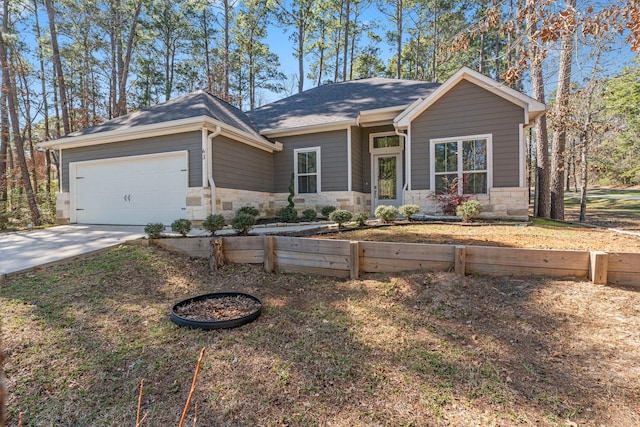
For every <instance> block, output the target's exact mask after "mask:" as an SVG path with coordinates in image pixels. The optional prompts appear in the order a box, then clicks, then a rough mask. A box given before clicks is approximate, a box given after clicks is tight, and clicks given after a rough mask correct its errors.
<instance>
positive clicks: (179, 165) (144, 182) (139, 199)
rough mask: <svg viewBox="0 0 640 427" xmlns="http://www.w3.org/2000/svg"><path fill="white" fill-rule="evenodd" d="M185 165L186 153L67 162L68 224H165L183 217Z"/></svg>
mask: <svg viewBox="0 0 640 427" xmlns="http://www.w3.org/2000/svg"><path fill="white" fill-rule="evenodd" d="M187 165H188V152H187V151H177V152H170V153H162V154H152V155H143V156H130V157H119V158H112V159H106V160H91V161H82V162H74V163H70V164H69V186H70V193H71V197H70V199H71V200H70V203H71V206H70V208H71V212H70V213H71V222H77V223H78V224H114V225H116V224H117V225H145V224H148V223H152V222H161V223H163V224H165V225H168V224H171V223H172V222H173V221H175V220H176V219H179V218H184V217H185V214H186V193H187V186H188V166H187ZM74 217H75V218H74Z"/></svg>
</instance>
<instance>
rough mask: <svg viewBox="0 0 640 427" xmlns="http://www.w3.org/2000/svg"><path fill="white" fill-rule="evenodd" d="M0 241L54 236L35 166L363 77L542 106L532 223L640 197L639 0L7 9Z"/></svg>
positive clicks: (534, 155)
mask: <svg viewBox="0 0 640 427" xmlns="http://www.w3.org/2000/svg"><path fill="white" fill-rule="evenodd" d="M1 12H2V17H1V18H2V27H1V33H0V61H1V63H2V71H1V74H2V93H1V96H0V107H1V108H0V111H1V115H0V121H1V123H0V124H1V138H0V230H1V229H8V228H21V227H27V226H39V225H42V224H46V223H52V222H53V221H54V214H55V194H56V192H57V186H58V184H57V182H58V176H57V171H58V168H57V164H58V156H57V153H56V152H54V151H39V150H38V148H37V144H38V143H39V142H41V141H46V140H50V139H56V138H59V137H61V136H63V135H65V134H69V133H71V132H73V131H77V130H79V129H83V128H86V127H89V126H92V125H95V124H97V123H100V122H102V121H105V120H108V119H111V118H114V117H117V116H121V115H124V114H126V113H128V112H131V111H133V110H136V109H140V108H145V107H149V106H151V105H155V104H157V103H160V102H164V101H165V100H168V99H172V98H175V97H177V96H180V95H183V94H185V93H189V92H192V91H194V90H197V89H205V90H207V91H209V92H210V93H212V94H214V95H216V96H218V97H220V98H222V99H224V100H226V101H228V102H230V103H231V104H233V105H236V106H237V107H238V108H241V109H243V110H249V109H252V108H255V107H257V106H260V105H262V104H264V103H266V102H270V101H274V100H276V99H278V98H280V97H284V96H288V95H291V94H294V93H297V92H299V91H302V90H304V89H308V88H311V87H315V86H319V85H323V84H331V83H334V82H340V81H345V80H351V79H358V78H366V77H391V78H405V79H417V80H428V81H436V82H442V81H444V80H446V79H447V78H448V77H449V76H450V75H451V74H452V73H454V72H455V71H457V70H458V69H459V68H460V67H461V66H468V67H470V68H473V69H475V70H478V71H479V72H481V73H483V74H485V75H488V76H490V77H492V78H494V79H496V80H498V81H500V82H502V83H504V84H507V85H509V86H511V87H513V88H515V89H517V90H520V91H523V92H524V93H527V94H528V95H530V96H533V97H534V98H536V99H538V100H540V101H543V102H546V103H547V105H549V113H548V114H547V117H546V119H545V120H541V121H540V122H539V123H538V124H537V125H536V127H535V129H532V131H531V132H530V133H529V138H528V141H527V149H528V155H527V156H528V160H529V162H528V163H529V172H530V173H529V174H528V176H529V177H530V187H531V188H534V189H535V191H534V194H535V197H534V199H535V206H534V214H535V215H537V216H542V217H550V218H555V219H563V218H564V205H563V200H564V192H565V191H567V190H569V189H571V188H573V189H574V190H580V191H581V192H582V194H581V196H582V200H583V209H584V212H582V213H583V215H581V217H582V220H584V215H586V193H587V189H588V187H589V186H590V185H606V186H637V185H640V61H639V59H638V55H637V52H638V51H639V50H640V12H639V3H638V0H625V1H620V2H596V3H594V2H578V1H577V0H567V1H564V2H562V1H550V0H542V1H532V0H503V1H499V2H498V1H487V0H467V1H450V0H425V1H422V0H389V1H381V0H233V1H232V0H215V1H214V0H204V1H202V0H199V1H195V0H3V1H2V10H1Z"/></svg>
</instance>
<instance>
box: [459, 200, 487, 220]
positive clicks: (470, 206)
mask: <svg viewBox="0 0 640 427" xmlns="http://www.w3.org/2000/svg"><path fill="white" fill-rule="evenodd" d="M480 212H482V205H481V204H480V202H479V201H477V200H467V201H466V202H464V203H463V204H461V205H460V206H458V207H457V208H456V215H458V216H461V217H462V220H463V221H464V222H469V221H471V219H472V218H475V217H477V216H478V215H480Z"/></svg>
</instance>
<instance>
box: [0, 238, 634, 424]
mask: <svg viewBox="0 0 640 427" xmlns="http://www.w3.org/2000/svg"><path fill="white" fill-rule="evenodd" d="M85 262H86V263H87V265H85V264H84V263H85ZM31 276H32V277H29V275H23V276H19V277H17V278H15V279H11V280H9V281H8V282H7V283H6V285H7V286H5V284H3V288H2V289H1V290H0V298H2V300H7V301H10V302H12V303H14V304H16V308H15V309H16V311H19V310H20V307H19V306H18V305H25V304H26V305H27V306H28V307H29V310H30V311H31V312H30V313H24V315H21V316H22V317H21V319H23V320H22V321H24V322H25V324H24V325H23V326H22V328H24V329H23V330H24V331H26V330H28V329H29V328H32V331H33V334H32V336H30V337H29V336H23V337H20V339H18V338H17V337H15V336H12V337H8V339H7V340H6V344H5V345H6V346H7V347H8V350H9V352H10V357H9V368H10V371H9V372H10V373H11V375H12V376H13V377H14V379H13V380H11V381H13V382H12V384H11V388H12V394H13V397H12V402H11V413H12V416H13V417H14V418H15V416H16V413H17V412H16V411H18V410H25V411H26V414H27V415H28V416H29V417H30V420H31V421H33V424H34V425H61V426H62V425H70V426H71V425H87V426H90V425H98V424H99V423H100V422H106V423H108V424H111V425H125V424H126V425H133V424H134V423H133V422H132V421H133V420H135V409H136V400H137V392H138V384H139V381H140V379H141V378H144V379H145V385H146V389H145V394H144V399H143V411H149V424H148V425H177V422H176V421H177V419H178V417H179V415H180V412H181V409H182V405H183V404H184V401H185V399H186V395H187V393H188V390H189V385H190V382H191V376H192V372H193V367H194V366H195V361H196V360H197V357H198V353H199V350H200V348H201V347H203V346H204V347H206V348H207V354H206V356H205V363H204V364H203V367H202V371H201V374H200V378H199V382H198V387H197V391H196V397H195V399H196V400H197V401H198V402H199V410H198V424H197V425H198V426H210V425H216V426H237V425H259V424H262V425H291V426H295V425H299V426H313V425H327V424H330V423H331V424H334V425H344V426H346V425H375V424H391V425H417V426H425V425H426V426H429V425H438V424H447V423H453V424H454V425H469V424H473V423H476V422H479V421H483V422H484V421H486V420H488V421H491V420H493V421H491V422H495V423H498V424H501V425H513V424H517V423H533V424H536V425H545V424H547V425H554V423H555V422H560V421H562V420H564V419H571V420H574V419H575V418H576V417H578V418H583V419H585V420H587V421H588V423H596V422H598V423H604V424H607V423H610V422H611V420H610V419H609V420H608V421H605V420H607V419H606V418H604V417H606V416H607V415H608V413H607V412H606V406H604V407H603V406H602V405H603V404H606V403H608V402H610V401H612V398H611V397H608V396H609V395H608V393H609V392H610V390H607V389H606V387H605V386H603V385H602V384H601V383H600V382H599V381H598V378H597V377H596V376H595V375H596V374H595V373H594V374H592V373H591V372H590V371H580V372H578V371H577V370H576V367H577V366H588V365H589V364H590V363H592V362H593V361H594V360H598V359H599V358H600V356H601V351H602V350H601V349H599V348H590V349H588V352H587V353H580V352H577V351H573V350H572V348H571V347H570V346H566V344H567V343H570V342H571V339H569V338H570V337H566V336H563V334H565V333H566V328H565V324H566V322H568V321H570V319H567V318H566V316H563V315H562V314H561V313H556V312H554V311H553V309H552V308H550V307H545V306H540V301H541V300H542V299H541V298H540V293H541V292H543V291H544V290H545V288H547V287H548V286H551V285H550V282H548V281H545V280H538V279H536V280H525V279H514V278H500V279H496V278H489V277H459V276H455V275H453V274H450V273H429V272H421V273H410V274H403V275H400V274H397V275H368V276H366V277H365V278H363V279H362V280H358V281H345V280H336V279H327V278H321V277H314V276H304V275H288V274H266V273H263V272H262V271H261V267H259V266H244V265H230V266H227V267H225V268H224V269H222V270H221V271H219V272H217V273H215V274H213V275H209V273H208V267H207V263H206V261H205V260H203V261H199V260H191V259H188V258H184V257H179V256H175V255H171V254H168V253H164V252H162V251H159V250H152V249H146V248H124V249H117V250H113V251H109V252H108V253H107V254H106V255H104V256H103V258H100V256H96V257H95V258H91V259H90V260H88V261H85V260H80V261H76V262H74V263H72V264H70V265H69V266H67V268H65V267H64V266H61V267H54V268H53V269H51V271H47V272H46V273H45V272H40V273H33V274H32V275H31ZM585 286H592V285H588V284H586V285H585ZM221 290H237V291H244V292H248V293H251V294H254V295H256V296H258V297H260V298H261V299H262V301H263V303H264V306H265V307H264V312H263V315H262V316H261V317H260V318H259V319H258V320H256V321H255V322H253V323H250V324H247V325H245V326H243V327H241V328H238V329H232V330H221V331H199V330H188V329H182V328H178V327H176V326H175V325H173V324H172V323H170V322H169V320H168V316H169V310H170V307H171V306H172V304H173V303H175V302H176V301H178V300H181V299H184V298H186V297H189V296H194V295H197V294H201V293H207V292H215V291H221ZM10 316H13V317H15V318H18V317H19V314H10ZM29 322H35V325H31V324H30V323H29ZM18 327H20V326H18ZM42 331H46V333H47V334H48V336H40V335H42ZM21 340H32V341H33V342H30V343H28V345H26V344H25V341H21ZM569 361H570V362H571V363H568V362H569ZM40 366H44V367H45V369H44V370H40V371H38V372H37V373H36V369H35V368H36V367H40ZM616 393H618V394H617V396H616V397H615V399H616V401H618V402H620V403H619V404H621V405H624V404H625V403H627V404H628V403H629V402H634V401H637V398H638V396H636V395H634V394H633V391H632V390H628V391H624V390H622V391H621V390H616ZM600 396H607V398H608V399H609V400H606V398H604V399H605V400H603V398H601V397H600ZM594 399H595V400H594ZM596 400H597V401H596ZM630 407H631V405H630ZM629 410H630V411H633V408H631V409H629ZM620 411H622V409H621V410H620ZM621 413H624V412H621ZM14 421H15V420H14Z"/></svg>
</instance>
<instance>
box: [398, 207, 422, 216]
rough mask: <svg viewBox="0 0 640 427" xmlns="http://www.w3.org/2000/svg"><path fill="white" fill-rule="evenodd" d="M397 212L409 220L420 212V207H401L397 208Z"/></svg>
mask: <svg viewBox="0 0 640 427" xmlns="http://www.w3.org/2000/svg"><path fill="white" fill-rule="evenodd" d="M398 211H399V212H400V214H402V216H404V217H405V218H407V219H411V217H412V216H413V215H415V214H417V213H418V212H420V206H418V205H402V206H400V207H399V208H398Z"/></svg>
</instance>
